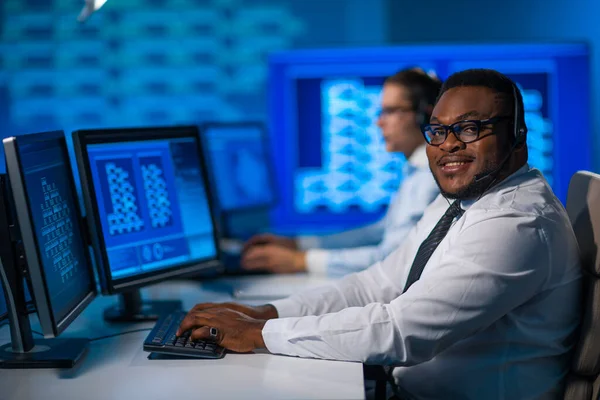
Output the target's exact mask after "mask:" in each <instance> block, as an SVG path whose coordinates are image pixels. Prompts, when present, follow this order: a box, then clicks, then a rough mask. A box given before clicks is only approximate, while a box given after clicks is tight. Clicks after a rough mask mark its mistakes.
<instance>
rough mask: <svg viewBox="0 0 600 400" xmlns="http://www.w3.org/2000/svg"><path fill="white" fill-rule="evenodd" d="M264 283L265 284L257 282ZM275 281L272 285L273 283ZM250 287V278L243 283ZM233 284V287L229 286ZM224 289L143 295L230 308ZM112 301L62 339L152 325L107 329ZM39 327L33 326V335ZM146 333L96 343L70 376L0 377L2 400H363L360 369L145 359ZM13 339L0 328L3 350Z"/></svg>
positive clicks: (161, 288)
mask: <svg viewBox="0 0 600 400" xmlns="http://www.w3.org/2000/svg"><path fill="white" fill-rule="evenodd" d="M252 279H256V280H257V281H260V279H261V278H260V277H253V278H252ZM271 279H272V278H271ZM244 280H245V282H246V283H248V282H249V280H248V278H245V279H244ZM229 282H231V280H229ZM227 287H229V283H227V282H219V281H215V282H210V283H205V284H201V283H199V282H193V281H176V282H168V283H163V284H160V285H157V286H154V287H151V288H148V289H145V290H144V291H143V295H144V296H145V297H149V298H156V299H160V298H164V299H166V298H169V297H170V298H180V299H182V300H183V304H184V307H185V308H186V309H187V308H191V307H192V306H193V305H194V304H196V303H198V302H203V301H230V300H231V296H230V292H229V291H228V290H223V289H224V288H227ZM114 302H115V298H113V297H99V298H97V299H96V300H94V302H93V303H92V304H91V305H90V306H89V307H88V309H86V310H85V311H84V313H83V314H82V315H81V316H80V317H79V318H78V319H77V320H76V321H75V322H74V323H73V324H72V325H71V326H70V327H69V328H68V329H67V330H66V331H65V333H64V334H63V335H61V338H62V337H88V338H95V337H100V336H105V335H110V334H112V333H118V332H126V331H130V330H133V329H139V328H146V327H147V328H151V327H152V326H153V325H154V324H153V323H139V324H124V325H107V324H106V323H105V322H104V321H103V320H102V318H101V315H102V310H103V309H104V308H105V307H107V306H109V305H111V304H114ZM36 328H37V330H39V326H38V325H37V324H36V323H34V329H36ZM147 334H148V331H144V332H137V333H128V334H125V335H121V336H116V337H113V338H108V339H103V340H99V341H96V342H92V343H90V345H89V349H88V353H87V355H86V356H85V358H83V359H82V360H81V361H80V362H79V364H78V365H77V366H76V367H75V368H74V369H72V370H54V369H40V370H0V388H1V389H0V399H1V400H17V399H18V400H29V399H57V400H70V399H73V400H81V399H85V400H95V399H102V400H104V399H116V400H119V399H122V400H131V399H137V398H139V399H144V400H152V399H157V400H158V399H160V400H162V399H166V398H173V399H177V400H184V399H239V398H248V399H363V398H364V389H363V376H362V365H361V364H358V363H346V362H335V361H323V360H311V359H300V358H295V357H285V356H277V355H272V354H268V353H267V352H256V353H253V354H226V355H225V357H224V358H223V359H220V360H194V359H189V360H148V358H147V357H148V353H146V352H144V351H143V350H142V342H143V340H144V339H145V337H146V336H147ZM9 340H10V335H9V331H8V327H7V326H4V327H2V328H0V344H4V343H7V342H8V341H9Z"/></svg>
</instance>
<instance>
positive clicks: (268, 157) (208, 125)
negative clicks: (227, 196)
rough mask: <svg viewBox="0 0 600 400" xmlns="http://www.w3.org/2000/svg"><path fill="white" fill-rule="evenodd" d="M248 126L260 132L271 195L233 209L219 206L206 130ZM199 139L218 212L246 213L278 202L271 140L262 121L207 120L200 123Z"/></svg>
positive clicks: (264, 208)
mask: <svg viewBox="0 0 600 400" xmlns="http://www.w3.org/2000/svg"><path fill="white" fill-rule="evenodd" d="M248 127H251V128H258V130H259V131H260V133H261V139H262V143H263V147H264V150H265V162H266V164H267V170H268V174H269V182H270V184H271V188H272V189H273V197H272V199H271V201H270V202H265V203H262V204H253V205H249V206H244V207H238V208H233V209H224V208H222V207H221V203H222V201H221V199H220V198H219V191H218V190H217V178H216V176H215V174H213V173H212V170H213V169H214V168H213V167H214V162H213V159H212V155H211V151H210V146H209V144H208V141H209V139H208V138H207V137H206V131H208V130H209V129H212V128H217V129H219V128H248ZM200 139H201V141H202V145H203V148H204V149H205V151H206V154H205V159H206V160H207V162H208V165H209V166H210V168H209V170H210V171H211V172H210V173H209V179H210V183H211V185H212V186H213V187H214V188H215V193H214V197H215V199H216V200H217V201H218V204H217V205H218V210H219V213H220V214H222V215H223V216H226V215H232V214H237V213H240V214H241V213H247V212H249V211H254V210H270V209H272V208H273V207H275V206H276V205H277V204H278V203H279V190H278V187H277V180H276V177H275V173H274V171H275V168H274V167H275V164H274V161H273V157H272V152H271V141H270V137H269V133H268V132H267V127H266V125H265V124H264V123H262V122H260V121H236V122H219V121H209V122H205V123H203V124H201V125H200Z"/></svg>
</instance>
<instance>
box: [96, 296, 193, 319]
mask: <svg viewBox="0 0 600 400" xmlns="http://www.w3.org/2000/svg"><path fill="white" fill-rule="evenodd" d="M181 309H182V304H181V301H179V300H151V301H144V300H142V295H141V293H140V291H139V290H134V291H129V292H125V293H122V294H121V295H120V296H119V304H118V305H116V306H113V307H110V308H107V309H106V310H104V320H105V321H107V322H117V323H121V322H145V321H156V320H158V318H159V317H160V316H162V315H165V314H170V313H172V312H173V311H179V310H181Z"/></svg>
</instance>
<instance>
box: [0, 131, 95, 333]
mask: <svg viewBox="0 0 600 400" xmlns="http://www.w3.org/2000/svg"><path fill="white" fill-rule="evenodd" d="M7 141H8V142H5V150H6V153H7V154H6V157H7V170H8V173H9V177H10V184H11V188H12V193H13V196H14V202H15V208H16V212H17V217H18V223H19V227H20V231H21V236H22V239H23V244H24V250H25V254H26V258H27V264H28V270H29V274H30V276H31V280H32V285H33V288H32V289H33V291H34V296H35V300H36V306H37V309H38V313H39V312H40V310H41V311H42V313H43V315H40V320H41V322H42V326H43V327H44V330H45V333H46V332H49V331H50V329H49V328H50V326H49V325H48V320H47V319H48V318H49V321H50V323H51V324H52V326H51V328H52V331H53V333H54V334H57V333H58V332H57V330H60V329H57V326H58V325H60V324H63V323H64V322H65V321H66V320H67V319H68V317H69V315H71V316H74V315H75V314H77V313H74V312H73V311H74V310H75V309H76V308H79V307H81V305H82V304H83V303H84V302H85V301H86V300H88V299H91V298H93V296H91V295H93V293H94V292H95V284H94V277H93V274H92V271H91V268H90V267H91V266H90V263H89V258H88V257H87V254H86V252H87V247H86V244H85V243H84V239H83V230H82V228H81V216H80V212H79V208H78V204H77V201H78V200H77V197H76V194H75V189H74V182H73V178H72V171H71V167H70V162H69V155H68V152H67V147H66V142H65V138H64V135H63V133H62V132H57V133H55V132H51V133H49V134H36V135H26V136H21V137H17V138H12V140H11V139H7ZM15 143H16V146H13V145H14V144H15ZM13 150H16V154H14V153H13ZM48 307H49V309H48ZM46 313H48V314H49V315H46ZM45 320H46V322H45ZM63 329H64V328H63Z"/></svg>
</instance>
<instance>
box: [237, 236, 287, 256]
mask: <svg viewBox="0 0 600 400" xmlns="http://www.w3.org/2000/svg"><path fill="white" fill-rule="evenodd" d="M268 244H272V245H276V246H279V247H283V248H286V249H290V250H298V243H297V242H296V239H293V238H287V237H284V236H277V235H273V234H271V233H263V234H260V235H254V236H252V237H251V238H250V239H248V241H247V242H246V243H245V244H244V249H243V252H246V251H248V250H249V249H250V248H252V247H255V246H263V245H268Z"/></svg>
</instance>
